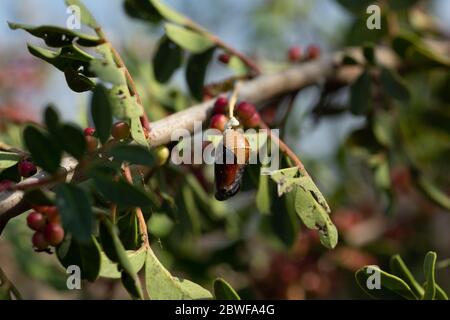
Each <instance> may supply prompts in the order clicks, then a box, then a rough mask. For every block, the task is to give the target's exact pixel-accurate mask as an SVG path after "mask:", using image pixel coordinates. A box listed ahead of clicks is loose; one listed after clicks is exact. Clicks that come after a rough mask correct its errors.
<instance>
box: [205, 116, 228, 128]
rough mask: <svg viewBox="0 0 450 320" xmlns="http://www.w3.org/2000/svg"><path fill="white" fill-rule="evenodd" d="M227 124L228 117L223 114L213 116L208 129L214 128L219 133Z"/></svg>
mask: <svg viewBox="0 0 450 320" xmlns="http://www.w3.org/2000/svg"><path fill="white" fill-rule="evenodd" d="M227 122H228V117H227V116H226V115H224V114H215V115H213V116H212V117H211V121H210V123H209V127H210V128H214V129H217V130H220V131H224V130H225V125H226V124H227Z"/></svg>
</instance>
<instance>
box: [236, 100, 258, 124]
mask: <svg viewBox="0 0 450 320" xmlns="http://www.w3.org/2000/svg"><path fill="white" fill-rule="evenodd" d="M255 113H256V107H255V106H254V105H253V104H251V103H249V102H245V101H242V102H239V103H238V105H237V106H236V114H237V116H238V117H239V119H241V120H246V119H250V118H251V117H252V116H253V115H254V114H255Z"/></svg>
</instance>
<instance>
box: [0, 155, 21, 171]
mask: <svg viewBox="0 0 450 320" xmlns="http://www.w3.org/2000/svg"><path fill="white" fill-rule="evenodd" d="M19 160H20V156H19V155H18V154H16V153H12V152H5V151H0V171H3V169H6V168H10V167H12V166H14V165H15V164H16V163H18V162H19Z"/></svg>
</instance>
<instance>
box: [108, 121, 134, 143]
mask: <svg viewBox="0 0 450 320" xmlns="http://www.w3.org/2000/svg"><path fill="white" fill-rule="evenodd" d="M111 134H112V136H113V138H114V139H116V140H123V139H126V138H128V137H129V136H130V126H129V125H128V123H126V122H124V121H120V122H117V123H115V124H114V125H113V127H112V130H111Z"/></svg>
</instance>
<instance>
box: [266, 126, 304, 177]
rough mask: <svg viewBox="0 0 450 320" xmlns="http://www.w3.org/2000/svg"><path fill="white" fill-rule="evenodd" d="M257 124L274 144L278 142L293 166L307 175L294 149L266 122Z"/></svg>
mask: <svg viewBox="0 0 450 320" xmlns="http://www.w3.org/2000/svg"><path fill="white" fill-rule="evenodd" d="M259 126H260V127H261V128H262V129H266V130H267V132H268V133H269V137H270V138H271V139H272V140H274V142H275V143H276V144H278V146H279V147H280V150H281V152H283V153H284V154H285V155H286V156H288V157H289V158H290V159H291V160H292V162H294V164H295V166H296V167H298V169H299V170H300V173H301V174H302V175H303V176H306V177H309V173H308V172H307V171H306V169H305V166H304V165H303V162H302V161H301V160H300V158H299V157H298V156H297V155H296V154H295V153H294V151H292V150H291V148H289V146H288V145H287V144H286V143H284V141H283V140H281V139H280V137H278V136H277V135H276V134H274V133H273V131H272V130H270V128H269V126H268V125H267V124H265V123H264V121H262V120H261V121H260V123H259Z"/></svg>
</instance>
